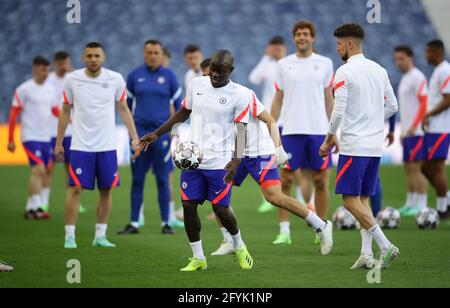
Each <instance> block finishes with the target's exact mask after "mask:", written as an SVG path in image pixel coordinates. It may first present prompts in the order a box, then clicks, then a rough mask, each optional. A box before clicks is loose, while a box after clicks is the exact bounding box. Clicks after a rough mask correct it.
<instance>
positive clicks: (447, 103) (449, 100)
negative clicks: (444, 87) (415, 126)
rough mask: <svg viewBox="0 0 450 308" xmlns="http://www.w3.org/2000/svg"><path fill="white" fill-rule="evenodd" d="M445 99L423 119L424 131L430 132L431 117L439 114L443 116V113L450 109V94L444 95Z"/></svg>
mask: <svg viewBox="0 0 450 308" xmlns="http://www.w3.org/2000/svg"><path fill="white" fill-rule="evenodd" d="M442 96H443V99H442V102H441V103H439V104H438V105H437V106H436V108H434V109H433V110H431V111H430V112H428V113H427V114H426V115H425V116H424V117H423V122H422V127H423V130H424V131H427V130H428V126H429V124H430V118H431V117H435V116H437V115H438V114H441V113H442V112H444V111H446V110H447V109H449V108H450V94H442Z"/></svg>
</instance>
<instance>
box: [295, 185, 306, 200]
mask: <svg viewBox="0 0 450 308" xmlns="http://www.w3.org/2000/svg"><path fill="white" fill-rule="evenodd" d="M295 196H296V199H297V201H298V202H300V203H302V204H306V201H305V197H303V193H302V189H301V188H300V187H299V186H297V188H296V189H295Z"/></svg>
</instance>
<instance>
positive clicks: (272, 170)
mask: <svg viewBox="0 0 450 308" xmlns="http://www.w3.org/2000/svg"><path fill="white" fill-rule="evenodd" d="M252 96H253V101H252V103H251V104H250V120H249V124H248V127H247V136H248V137H247V144H246V148H245V151H244V158H243V159H242V161H241V164H240V166H239V168H238V171H237V173H236V176H235V177H234V179H233V184H234V185H235V186H238V187H239V186H241V185H242V183H243V182H244V180H245V179H246V178H247V176H248V175H251V177H252V178H253V179H254V180H255V181H256V182H257V183H258V184H259V185H260V187H261V191H262V193H263V196H264V198H265V200H267V202H269V203H270V204H273V205H275V206H277V207H279V208H282V209H285V210H286V211H289V212H290V213H292V214H294V215H295V216H297V217H299V218H302V219H304V220H306V221H307V222H308V224H309V225H310V226H312V228H313V229H314V230H316V232H317V234H318V236H319V238H320V244H321V253H322V255H328V254H329V253H330V252H331V249H332V248H333V224H332V223H331V222H330V221H324V220H322V219H320V218H319V217H318V216H317V215H316V214H315V213H314V212H313V211H311V210H310V209H308V208H307V207H306V205H304V204H302V203H300V202H299V201H298V200H296V199H294V198H291V197H289V196H287V195H285V194H283V191H282V189H281V181H280V175H279V172H278V169H277V166H278V165H285V164H286V162H287V160H288V158H289V157H288V155H287V153H286V152H285V150H284V148H283V146H282V144H281V139H280V134H279V129H278V125H277V123H276V121H275V119H274V118H273V117H272V116H271V115H270V114H269V113H268V112H267V111H266V110H265V106H264V105H263V104H262V103H261V102H260V101H259V100H258V99H257V98H256V95H255V94H254V93H252ZM271 138H272V139H271ZM275 145H276V147H275ZM220 227H221V231H222V234H223V236H224V241H223V242H222V244H221V246H220V247H219V249H218V250H217V251H216V252H214V253H213V254H212V255H213V256H223V255H228V254H232V253H234V250H233V242H232V238H231V236H230V235H229V233H228V231H227V230H226V229H225V228H223V226H220Z"/></svg>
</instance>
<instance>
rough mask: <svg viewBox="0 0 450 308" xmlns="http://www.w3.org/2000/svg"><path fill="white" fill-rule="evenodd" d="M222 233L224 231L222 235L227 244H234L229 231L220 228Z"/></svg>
mask: <svg viewBox="0 0 450 308" xmlns="http://www.w3.org/2000/svg"><path fill="white" fill-rule="evenodd" d="M220 231H222V235H223V240H224V241H225V242H227V243H231V242H233V238H232V237H231V234H230V232H228V230H227V229H225V228H220Z"/></svg>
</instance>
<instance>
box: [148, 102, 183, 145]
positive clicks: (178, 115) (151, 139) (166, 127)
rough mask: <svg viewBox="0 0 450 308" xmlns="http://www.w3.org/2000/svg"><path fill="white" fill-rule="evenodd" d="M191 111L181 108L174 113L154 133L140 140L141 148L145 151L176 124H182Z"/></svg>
mask: <svg viewBox="0 0 450 308" xmlns="http://www.w3.org/2000/svg"><path fill="white" fill-rule="evenodd" d="M191 113H192V111H191V110H187V109H185V108H181V109H180V110H179V111H178V112H177V113H175V114H174V115H173V116H172V117H171V118H170V119H169V120H168V121H167V122H166V123H164V124H163V125H161V126H160V127H159V128H158V129H157V130H156V131H154V132H151V133H149V134H147V135H145V136H144V137H142V138H141V141H140V143H141V147H142V148H143V149H144V150H147V148H148V146H149V145H150V144H152V143H153V142H155V141H156V140H158V138H159V137H160V136H161V135H163V134H165V133H167V132H169V131H171V130H172V128H173V127H174V126H175V125H176V124H178V123H184V122H185V121H186V120H187V119H188V118H189V116H190V115H191Z"/></svg>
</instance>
